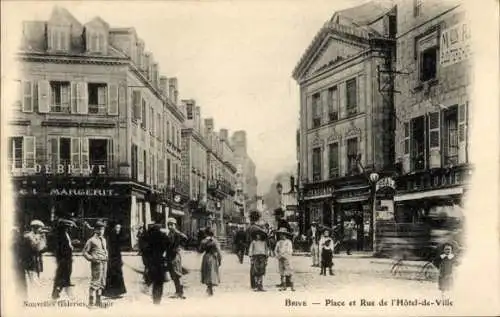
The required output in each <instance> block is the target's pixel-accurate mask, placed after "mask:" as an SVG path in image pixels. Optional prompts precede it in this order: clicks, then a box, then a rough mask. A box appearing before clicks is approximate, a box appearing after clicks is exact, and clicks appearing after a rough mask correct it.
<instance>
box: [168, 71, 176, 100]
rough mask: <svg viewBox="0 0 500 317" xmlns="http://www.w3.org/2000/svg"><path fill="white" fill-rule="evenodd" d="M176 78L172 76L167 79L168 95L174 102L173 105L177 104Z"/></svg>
mask: <svg viewBox="0 0 500 317" xmlns="http://www.w3.org/2000/svg"><path fill="white" fill-rule="evenodd" d="M177 89H178V87H177V78H175V77H173V78H170V79H169V80H168V96H169V97H170V100H172V101H173V102H174V104H175V105H177V98H178V92H177Z"/></svg>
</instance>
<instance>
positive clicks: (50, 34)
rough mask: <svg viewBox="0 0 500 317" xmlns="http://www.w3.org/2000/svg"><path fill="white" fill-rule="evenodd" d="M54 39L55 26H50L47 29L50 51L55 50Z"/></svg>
mask: <svg viewBox="0 0 500 317" xmlns="http://www.w3.org/2000/svg"><path fill="white" fill-rule="evenodd" d="M54 40H55V38H54V27H50V26H49V27H48V30H47V48H48V49H49V51H53V50H54V49H55V47H54Z"/></svg>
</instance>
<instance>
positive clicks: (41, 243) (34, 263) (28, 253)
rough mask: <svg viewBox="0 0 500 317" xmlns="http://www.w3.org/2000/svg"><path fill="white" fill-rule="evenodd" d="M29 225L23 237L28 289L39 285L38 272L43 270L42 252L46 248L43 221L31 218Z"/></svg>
mask: <svg viewBox="0 0 500 317" xmlns="http://www.w3.org/2000/svg"><path fill="white" fill-rule="evenodd" d="M30 227H31V230H30V231H28V232H26V233H25V234H24V237H23V240H24V241H23V248H24V251H23V256H24V259H23V263H24V265H23V267H24V270H25V272H26V274H27V275H28V291H30V290H32V289H34V288H38V287H39V286H40V273H42V272H43V259H42V253H43V252H45V251H46V248H47V237H46V235H45V233H46V232H45V231H44V229H43V228H44V227H45V225H44V223H43V222H41V221H40V220H33V221H31V223H30Z"/></svg>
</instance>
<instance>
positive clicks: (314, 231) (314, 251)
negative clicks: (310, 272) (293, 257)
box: [307, 221, 321, 267]
mask: <svg viewBox="0 0 500 317" xmlns="http://www.w3.org/2000/svg"><path fill="white" fill-rule="evenodd" d="M320 238H321V232H320V231H319V230H318V223H317V222H316V221H313V222H311V228H310V229H309V230H307V240H308V242H309V245H310V246H311V257H312V262H313V264H312V266H314V267H319V246H318V243H319V239H320Z"/></svg>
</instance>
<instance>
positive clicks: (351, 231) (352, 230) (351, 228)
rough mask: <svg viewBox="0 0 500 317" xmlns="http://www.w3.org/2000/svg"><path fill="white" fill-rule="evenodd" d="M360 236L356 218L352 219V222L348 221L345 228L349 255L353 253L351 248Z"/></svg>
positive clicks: (345, 242)
mask: <svg viewBox="0 0 500 317" xmlns="http://www.w3.org/2000/svg"><path fill="white" fill-rule="evenodd" d="M357 236H358V231H357V226H356V221H355V220H354V218H352V219H351V221H350V222H348V223H347V225H346V227H345V228H344V246H345V250H346V253H347V255H351V250H352V248H353V247H354V245H355V243H356V239H357Z"/></svg>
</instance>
